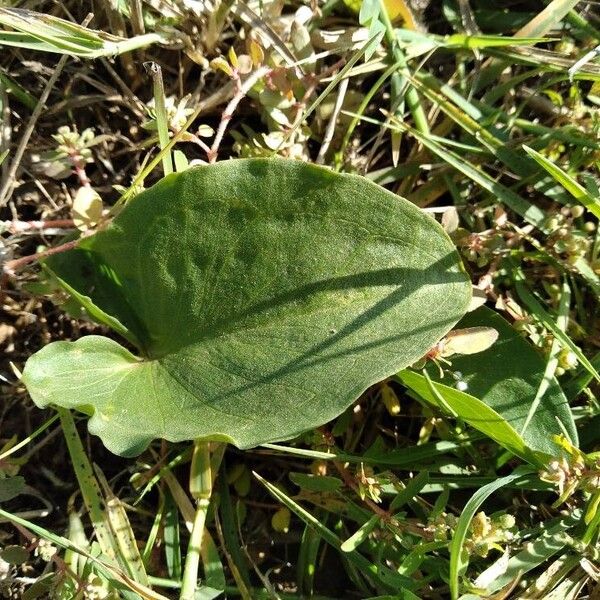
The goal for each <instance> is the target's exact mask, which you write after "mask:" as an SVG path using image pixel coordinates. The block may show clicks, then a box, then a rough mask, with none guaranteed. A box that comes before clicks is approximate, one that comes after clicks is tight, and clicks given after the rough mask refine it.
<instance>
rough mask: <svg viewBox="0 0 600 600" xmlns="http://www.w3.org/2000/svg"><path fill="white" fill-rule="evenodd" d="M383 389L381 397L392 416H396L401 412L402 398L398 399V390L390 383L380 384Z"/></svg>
mask: <svg viewBox="0 0 600 600" xmlns="http://www.w3.org/2000/svg"><path fill="white" fill-rule="evenodd" d="M380 390H381V399H382V400H383V403H384V404H385V407H386V408H387V411H388V412H389V413H390V416H392V417H396V416H397V415H399V414H400V400H398V396H396V392H394V390H393V389H392V387H391V386H390V385H388V384H387V383H385V382H384V383H382V384H381V385H380Z"/></svg>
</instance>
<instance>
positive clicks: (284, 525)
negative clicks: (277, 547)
mask: <svg viewBox="0 0 600 600" xmlns="http://www.w3.org/2000/svg"><path fill="white" fill-rule="evenodd" d="M291 519H292V513H291V512H290V510H289V508H285V507H283V508H280V509H279V510H278V511H277V512H276V513H275V514H274V515H273V516H272V517H271V527H273V529H274V530H275V531H277V532H278V533H287V532H288V531H289V530H290V521H291Z"/></svg>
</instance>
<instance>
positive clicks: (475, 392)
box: [430, 306, 577, 456]
mask: <svg viewBox="0 0 600 600" xmlns="http://www.w3.org/2000/svg"><path fill="white" fill-rule="evenodd" d="M480 326H484V327H493V328H494V329H495V330H496V331H497V332H498V333H499V337H498V341H497V342H496V343H495V344H493V345H492V346H491V347H490V348H489V349H488V350H485V351H484V352H479V353H477V354H472V355H470V356H453V357H451V358H450V361H451V362H452V366H451V367H450V368H451V369H452V371H454V372H457V371H458V372H460V373H461V374H462V378H461V379H462V381H464V382H465V383H466V384H467V386H468V387H467V389H466V391H467V393H469V394H471V395H472V396H475V397H477V398H479V399H480V400H481V401H483V402H484V403H485V404H487V405H488V406H489V407H491V408H493V409H494V410H495V411H496V412H497V413H498V414H499V415H501V416H502V417H503V418H504V419H505V420H506V421H507V423H509V424H510V425H511V427H513V429H515V430H516V431H522V429H523V426H524V425H525V422H526V420H527V415H528V413H529V408H530V406H531V403H532V402H533V400H534V399H535V398H536V395H537V392H538V389H539V388H540V385H541V384H542V382H543V381H544V372H545V369H546V360H545V359H544V357H543V356H542V355H541V354H540V353H539V352H538V351H537V350H536V349H535V348H534V347H533V346H532V345H531V344H530V343H529V342H528V341H527V340H526V339H525V338H524V337H523V336H522V335H520V334H519V333H518V332H517V331H516V330H515V329H514V328H513V327H512V326H511V325H510V323H508V321H506V320H505V319H504V318H503V317H501V316H500V315H498V314H497V313H495V312H494V311H493V310H491V309H489V308H487V307H484V306H482V307H481V308H478V309H477V310H476V311H473V312H471V313H467V315H465V317H464V318H463V319H462V320H461V321H460V323H458V325H457V326H456V327H457V328H464V327H480ZM430 375H431V377H432V378H436V377H438V376H439V373H438V370H437V369H431V370H430ZM444 379H445V380H446V381H445V383H447V384H448V381H447V379H448V377H447V376H446V377H445V378H444ZM438 381H440V382H444V380H440V379H439V377H438ZM546 383H547V389H546V391H545V393H544V395H543V396H542V398H541V400H540V403H539V406H538V408H537V409H536V411H535V413H534V415H533V417H532V418H531V421H530V423H529V424H528V426H527V428H526V429H525V431H524V433H523V440H524V442H525V444H526V445H527V446H528V447H529V448H530V449H531V450H535V451H538V452H544V453H547V454H550V455H552V456H554V455H556V453H557V450H558V449H557V446H556V444H554V442H553V441H552V436H553V434H557V435H558V434H560V433H562V432H563V431H566V432H567V433H568V434H569V437H570V438H571V440H572V441H573V443H574V444H575V445H577V430H576V428H575V423H574V421H573V416H572V414H571V409H570V408H569V403H568V401H567V399H566V397H565V395H564V394H563V391H562V389H561V387H560V385H559V384H558V382H557V381H556V379H555V378H554V377H550V378H549V379H548V381H547V382H546ZM559 421H560V423H562V427H561V425H560V424H559ZM563 428H564V429H563Z"/></svg>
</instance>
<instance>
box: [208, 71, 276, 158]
mask: <svg viewBox="0 0 600 600" xmlns="http://www.w3.org/2000/svg"><path fill="white" fill-rule="evenodd" d="M269 71H271V68H270V67H266V66H263V67H259V68H258V69H256V71H254V72H253V73H250V75H248V77H247V78H246V79H244V81H242V82H241V85H240V86H239V88H238V89H237V90H236V92H235V94H234V95H233V98H232V99H231V100H230V101H229V104H227V106H226V107H225V110H224V111H223V114H222V115H221V122H220V123H219V128H218V129H217V133H216V134H215V139H214V141H213V143H212V146H211V148H210V152H209V153H208V162H210V163H214V162H216V161H217V155H218V153H219V147H220V145H221V142H222V141H223V137H224V136H225V131H226V130H227V125H228V123H229V121H231V118H232V117H233V113H234V112H235V109H236V108H237V107H238V104H239V103H240V102H241V101H242V99H243V98H244V96H246V94H247V93H248V92H249V91H250V90H251V89H252V88H253V87H254V85H255V84H256V83H257V82H258V81H260V79H261V78H262V77H264V76H265V75H267V73H269Z"/></svg>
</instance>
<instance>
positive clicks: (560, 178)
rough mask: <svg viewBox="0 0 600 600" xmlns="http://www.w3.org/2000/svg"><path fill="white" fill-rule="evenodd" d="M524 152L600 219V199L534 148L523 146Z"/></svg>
mask: <svg viewBox="0 0 600 600" xmlns="http://www.w3.org/2000/svg"><path fill="white" fill-rule="evenodd" d="M523 150H525V152H527V154H529V156H531V157H532V158H533V159H535V160H536V161H537V162H538V163H539V164H540V165H541V166H542V167H544V169H546V171H548V173H550V175H552V177H553V178H554V179H555V180H556V181H557V182H558V183H560V185H562V186H563V187H564V188H565V190H567V192H569V194H571V196H573V198H575V199H576V200H579V202H581V204H583V206H585V207H586V208H587V209H588V210H589V211H590V212H591V213H592V214H593V215H594V216H595V217H600V199H598V198H595V197H594V196H592V195H591V194H589V193H588V191H587V190H586V189H585V188H584V187H583V186H582V185H581V184H580V183H578V182H577V181H576V180H575V179H573V177H571V176H570V175H569V174H568V173H566V172H565V171H563V170H562V169H561V168H560V167H559V166H558V165H556V164H554V163H553V162H552V161H551V160H548V159H547V158H546V157H545V156H543V155H541V154H540V153H539V152H536V151H535V150H534V149H533V148H529V147H528V146H525V145H524V146H523Z"/></svg>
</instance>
